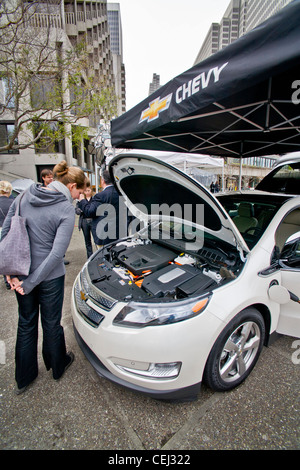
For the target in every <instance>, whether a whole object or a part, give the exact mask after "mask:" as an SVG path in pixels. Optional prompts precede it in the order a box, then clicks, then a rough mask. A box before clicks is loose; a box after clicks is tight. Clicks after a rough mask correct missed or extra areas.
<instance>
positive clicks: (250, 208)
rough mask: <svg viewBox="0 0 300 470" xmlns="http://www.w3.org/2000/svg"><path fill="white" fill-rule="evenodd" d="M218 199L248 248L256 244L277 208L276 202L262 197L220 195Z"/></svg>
mask: <svg viewBox="0 0 300 470" xmlns="http://www.w3.org/2000/svg"><path fill="white" fill-rule="evenodd" d="M219 200H220V202H221V203H222V205H223V206H224V208H225V210H226V212H227V213H228V215H229V216H230V217H231V219H232V220H233V222H234V223H235V225H236V226H237V228H238V230H239V231H240V232H241V234H242V235H243V238H244V239H245V241H246V243H247V245H248V246H249V248H250V249H251V248H253V247H254V245H256V243H257V242H258V240H259V239H260V238H261V236H262V234H263V233H264V231H265V230H266V228H267V227H268V225H269V223H270V221H271V220H272V218H273V217H274V215H275V213H276V212H277V210H278V205H277V204H272V203H269V202H264V201H263V198H258V199H257V200H255V199H254V198H252V197H250V198H248V199H247V197H243V198H238V197H233V198H230V197H221V198H220V199H219Z"/></svg>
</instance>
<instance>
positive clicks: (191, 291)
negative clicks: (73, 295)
mask: <svg viewBox="0 0 300 470" xmlns="http://www.w3.org/2000/svg"><path fill="white" fill-rule="evenodd" d="M215 252H216V250H215V248H214V249H212V250H211V251H210V250H209V249H208V248H207V247H206V249H205V251H204V250H201V252H200V254H199V256H198V255H197V253H195V255H194V256H193V254H191V253H185V252H182V253H178V251H177V250H175V249H174V250H173V249H171V248H170V247H169V246H168V247H165V246H162V245H161V244H158V243H154V242H152V241H150V240H141V239H136V240H130V241H126V240H125V241H119V242H117V243H115V244H112V245H111V246H108V247H105V248H103V250H101V251H100V252H98V253H97V255H96V256H95V257H94V258H93V259H92V260H91V261H90V262H89V268H88V269H89V276H90V278H91V281H92V283H93V284H94V285H95V287H97V288H99V289H100V290H101V291H102V292H103V293H106V294H107V295H109V296H110V297H113V298H115V299H118V300H124V301H127V300H136V301H144V300H146V299H149V300H152V299H153V300H154V299H162V298H166V299H169V300H170V299H184V298H188V297H192V296H197V295H201V294H202V293H204V292H208V291H211V290H213V289H215V288H216V287H218V286H219V285H221V284H222V283H224V282H229V281H231V280H233V279H235V278H236V274H234V273H233V272H232V269H234V270H235V271H237V270H238V268H237V266H236V265H238V264H239V263H238V262H235V257H234V255H233V254H232V253H228V255H227V254H226V253H225V252H224V251H223V252H222V251H221V252H220V254H219V255H218V257H217V258H216V256H215ZM203 253H205V254H206V257H204V256H203ZM212 253H213V255H212ZM226 259H228V264H227V263H226ZM237 259H238V258H236V260H237ZM206 260H207V261H206ZM229 272H230V273H231V274H230V275H229V274H228V273H229Z"/></svg>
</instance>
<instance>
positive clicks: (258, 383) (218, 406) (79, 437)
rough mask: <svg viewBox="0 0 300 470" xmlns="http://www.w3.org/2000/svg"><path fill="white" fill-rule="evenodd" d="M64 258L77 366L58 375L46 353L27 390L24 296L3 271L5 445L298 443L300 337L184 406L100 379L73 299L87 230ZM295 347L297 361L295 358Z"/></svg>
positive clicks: (0, 441)
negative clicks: (18, 374)
mask: <svg viewBox="0 0 300 470" xmlns="http://www.w3.org/2000/svg"><path fill="white" fill-rule="evenodd" d="M66 259H67V260H69V261H70V264H69V265H68V266H66V270H67V274H66V292H65V302H64V312H63V325H64V329H65V335H66V342H67V346H68V348H69V349H71V350H72V351H73V352H74V354H75V361H74V364H72V366H71V367H70V369H68V371H67V372H66V374H65V375H64V377H63V378H62V379H61V380H60V381H58V382H56V381H54V380H53V379H52V377H51V372H47V371H46V369H45V367H44V365H43V362H42V359H41V352H39V367H40V372H39V376H38V378H37V380H36V381H35V383H34V384H33V385H32V386H31V387H30V388H29V389H28V391H27V392H26V393H25V394H23V395H20V396H16V395H15V394H14V393H13V390H14V386H15V383H14V345H15V334H16V328H17V303H16V299H15V296H14V293H12V292H9V291H7V290H6V289H5V285H4V282H3V281H2V279H0V296H1V307H0V312H1V313H0V315H1V317H0V318H1V324H0V325H1V326H0V341H1V342H0V399H1V402H0V412H1V431H0V432H1V436H0V448H1V449H40V450H51V449H53V450H55V449H56V450H59V449H70V450H72V449H77V450H80V449H89V450H110V451H113V452H114V453H115V452H116V451H121V450H156V451H158V450H160V451H161V452H166V453H167V451H169V450H177V451H182V450H185V453H186V451H189V450H202V449H203V450H204V449H209V450H217V449H220V450H221V449H232V450H235V449H241V450H243V449H252V450H255V449H299V448H300V430H299V427H300V426H299V425H300V417H299V404H300V403H299V396H300V393H299V392H300V385H299V384H300V364H299V362H300V352H299V350H300V342H298V343H295V341H296V340H295V338H289V337H282V338H280V339H279V340H278V341H277V342H276V343H275V344H274V345H273V346H272V347H270V348H268V349H264V350H263V353H262V355H261V358H260V360H259V362H258V364H257V366H256V367H255V369H254V370H253V372H252V373H251V375H250V377H249V378H248V380H247V381H246V382H245V383H244V384H242V385H241V386H240V387H238V388H237V389H235V390H233V391H231V392H228V393H214V392H212V391H211V390H209V389H208V388H206V387H204V386H203V387H202V391H201V393H200V394H199V397H198V399H197V400H196V401H194V402H191V403H181V404H180V403H176V404H174V403H173V404H172V403H165V402H159V401H156V400H153V399H150V398H148V397H144V396H141V395H138V394H134V393H133V392H130V391H127V390H125V389H123V388H120V387H118V386H116V385H114V384H112V383H110V382H108V381H106V380H105V379H100V378H99V377H98V376H97V375H96V373H95V372H94V370H93V369H92V367H91V366H90V364H89V363H88V362H87V361H86V359H85V357H84V356H83V354H82V352H81V350H80V348H79V347H78V345H77V342H76V340H75V338H74V334H73V327H72V319H71V312H70V301H69V299H70V295H71V289H72V285H73V282H74V279H75V277H76V275H77V273H78V272H79V270H80V268H81V267H82V265H83V263H84V262H85V261H86V258H85V247H84V241H83V235H82V233H79V232H78V229H77V228H75V229H74V234H73V237H72V241H71V244H70V247H69V250H68V252H67V254H66ZM40 336H41V335H40ZM4 346H5V350H4ZM293 346H294V348H293ZM295 346H296V348H295ZM39 350H41V345H40V344H39ZM297 350H298V353H297ZM293 354H294V356H293V357H294V362H298V364H295V363H294V362H293V361H292V355H293ZM295 359H296V361H295ZM133 454H134V453H133Z"/></svg>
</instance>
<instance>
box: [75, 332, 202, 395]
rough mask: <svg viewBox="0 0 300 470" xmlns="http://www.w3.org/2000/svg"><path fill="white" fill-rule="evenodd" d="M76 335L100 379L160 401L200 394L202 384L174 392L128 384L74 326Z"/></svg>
mask: <svg viewBox="0 0 300 470" xmlns="http://www.w3.org/2000/svg"><path fill="white" fill-rule="evenodd" d="M74 333H75V337H76V340H77V342H78V344H79V346H80V348H81V350H82V352H83V353H84V355H85V356H86V358H87V360H88V361H89V362H90V364H91V365H92V366H93V367H94V369H95V371H96V372H97V374H98V375H99V376H100V377H104V378H105V379H108V380H110V381H111V382H114V383H115V384H117V385H121V386H122V387H125V388H128V389H130V390H133V391H135V392H139V393H142V394H145V395H147V396H150V397H151V398H156V399H159V400H193V399H196V398H197V395H198V393H199V392H200V388H201V382H199V383H197V384H194V385H191V386H189V387H184V388H180V389H174V390H152V389H148V388H145V387H141V386H139V385H135V384H132V383H130V382H127V381H125V380H123V379H121V378H120V377H116V376H115V375H114V374H112V373H111V372H110V371H109V370H108V369H107V368H106V367H105V366H104V365H103V364H102V362H101V361H100V360H99V359H98V357H97V356H96V355H95V354H94V353H93V351H92V350H91V349H90V348H89V347H88V345H87V344H86V343H85V342H84V340H83V339H82V338H81V336H80V334H79V333H78V331H77V330H76V327H75V325H74Z"/></svg>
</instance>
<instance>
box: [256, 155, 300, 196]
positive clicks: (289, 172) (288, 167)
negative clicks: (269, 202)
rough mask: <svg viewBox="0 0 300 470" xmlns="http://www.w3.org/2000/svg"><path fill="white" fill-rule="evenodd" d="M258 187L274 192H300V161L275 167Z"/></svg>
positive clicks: (261, 189)
mask: <svg viewBox="0 0 300 470" xmlns="http://www.w3.org/2000/svg"><path fill="white" fill-rule="evenodd" d="M256 189H258V190H260V191H269V192H273V193H285V194H300V162H298V163H287V164H285V165H283V166H280V167H278V168H275V169H274V170H273V171H271V172H270V173H269V174H268V175H267V176H266V177H265V178H264V179H263V180H262V181H261V182H260V183H259V184H258V185H257V188H256Z"/></svg>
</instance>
